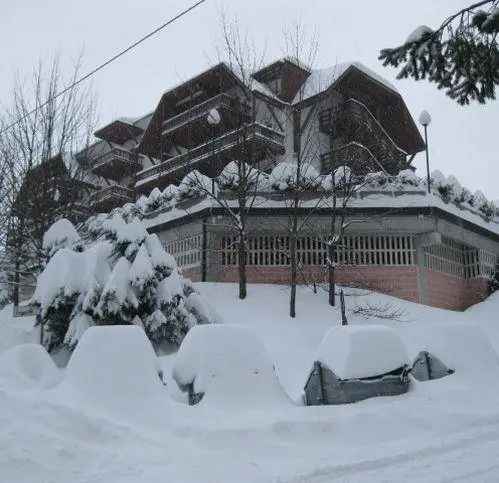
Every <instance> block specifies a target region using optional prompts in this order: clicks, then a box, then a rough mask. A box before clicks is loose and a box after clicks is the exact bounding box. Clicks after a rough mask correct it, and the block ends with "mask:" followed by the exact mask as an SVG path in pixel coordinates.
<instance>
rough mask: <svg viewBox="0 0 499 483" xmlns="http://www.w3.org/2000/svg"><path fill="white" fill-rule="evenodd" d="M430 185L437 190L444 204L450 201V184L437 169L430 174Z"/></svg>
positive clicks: (451, 193)
mask: <svg viewBox="0 0 499 483" xmlns="http://www.w3.org/2000/svg"><path fill="white" fill-rule="evenodd" d="M431 184H432V186H433V188H434V189H436V190H437V192H438V194H439V195H440V197H441V198H442V200H444V201H445V202H446V203H449V202H450V201H452V196H453V191H452V184H450V183H449V182H448V181H447V178H446V177H445V176H444V175H443V173H442V172H441V171H439V170H438V169H437V170H435V171H433V172H432V173H431Z"/></svg>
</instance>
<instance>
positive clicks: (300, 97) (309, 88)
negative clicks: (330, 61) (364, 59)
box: [293, 62, 399, 104]
mask: <svg viewBox="0 0 499 483" xmlns="http://www.w3.org/2000/svg"><path fill="white" fill-rule="evenodd" d="M350 67H355V68H357V69H358V70H360V71H361V72H363V73H364V74H366V75H367V76H369V77H371V78H373V79H374V80H376V81H377V82H379V83H380V84H382V85H384V86H385V87H386V88H388V89H390V90H392V91H394V92H395V93H397V94H398V93H399V91H398V90H397V88H396V87H395V86H394V85H393V84H392V83H390V82H389V81H387V80H386V79H385V78H384V77H381V76H380V75H379V74H377V73H376V72H374V71H373V70H372V69H370V68H369V67H366V66H365V65H364V64H362V63H360V62H343V63H339V64H336V65H333V66H331V67H326V68H324V69H313V70H312V72H311V74H310V76H309V77H308V78H307V80H306V81H305V83H304V85H303V87H302V88H301V89H300V91H299V92H298V93H297V94H296V96H295V98H294V99H293V104H296V103H297V102H301V101H304V100H305V99H308V98H310V97H313V96H315V95H317V94H320V93H321V92H324V91H325V90H326V89H328V88H329V87H330V86H332V85H333V84H335V83H336V82H337V81H338V80H339V79H340V78H341V77H342V76H343V74H345V72H346V71H347V70H348V69H349V68H350Z"/></svg>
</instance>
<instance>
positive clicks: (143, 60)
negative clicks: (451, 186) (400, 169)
mask: <svg viewBox="0 0 499 483" xmlns="http://www.w3.org/2000/svg"><path fill="white" fill-rule="evenodd" d="M3 3H4V4H3V5H2V13H1V16H0V44H1V45H2V49H1V53H2V59H1V62H0V103H1V104H3V105H5V104H8V102H9V89H10V87H11V85H12V81H13V77H14V74H15V73H16V71H20V72H21V73H25V74H27V73H28V72H29V71H30V69H31V68H32V66H33V65H34V64H35V63H36V62H37V61H38V59H40V58H44V57H49V56H50V55H51V54H53V53H54V52H57V51H58V52H60V54H61V55H62V56H63V58H64V59H66V60H67V61H68V65H69V60H70V59H74V58H75V57H77V55H78V53H79V52H80V51H81V50H82V49H84V53H85V54H84V61H85V66H86V68H87V69H90V68H92V67H94V66H96V65H97V64H99V63H100V62H102V61H104V60H106V59H107V58H108V57H110V56H111V55H113V54H114V53H116V52H117V51H118V50H120V49H122V48H123V47H125V46H127V44H129V43H131V42H132V41H134V40H136V39H137V38H138V37H140V36H142V35H143V34H145V33H147V32H148V31H150V30H152V29H153V28H154V27H156V26H158V25H159V24H161V23H162V22H163V21H165V20H167V19H168V18H169V17H171V16H173V15H174V14H175V13H177V12H178V11H179V10H181V9H183V8H185V7H186V6H187V5H189V4H190V3H193V1H188V0H134V1H132V0H83V1H74V0H73V1H70V0H69V1H68V0H44V1H40V0H17V1H15V2H3ZM469 3H470V1H469V0H438V1H436V0H418V1H406V0H404V1H401V0H377V1H375V2H374V1H357V2H348V1H344V0H341V1H339V0H301V1H299V0H252V1H250V0H207V1H206V3H205V4H203V5H202V6H201V7H199V8H198V9H196V10H195V11H194V12H192V13H191V14H189V15H188V16H187V17H184V18H183V19H182V20H181V21H179V22H178V23H176V24H175V25H172V26H171V27H170V28H168V29H167V30H165V31H163V32H162V33H160V34H159V35H158V36H156V37H155V38H153V39H151V40H148V41H147V42H146V43H144V44H142V45H141V46H140V47H139V48H137V49H136V50H135V51H133V52H131V53H130V54H128V55H127V56H125V57H122V58H121V59H120V60H119V61H117V62H115V63H114V64H113V65H111V66H109V67H108V68H107V69H106V70H104V71H102V72H100V73H98V74H97V75H96V76H95V77H94V78H93V81H92V82H93V87H94V89H95V90H96V92H97V94H98V97H99V118H100V123H101V124H104V123H106V122H107V121H109V120H110V119H112V118H115V117H119V116H138V115H140V114H144V113H146V112H148V111H151V110H152V109H154V107H155V105H156V103H157V101H158V100H159V97H160V95H161V92H162V91H164V90H165V89H167V88H168V87H170V86H172V85H174V84H176V83H178V82H179V81H180V80H184V79H186V78H188V77H189V76H191V75H194V74H196V73H197V72H199V71H200V70H201V69H205V68H206V67H207V66H208V65H209V64H210V63H214V62H215V61H216V59H217V55H216V49H215V47H216V45H217V44H219V43H220V42H219V39H220V28H219V23H220V21H219V14H220V10H221V9H222V8H223V9H225V10H226V11H227V12H228V13H229V14H230V15H237V16H238V18H239V22H240V24H241V26H242V27H243V28H245V29H247V31H248V33H249V34H250V35H251V36H252V37H253V38H254V39H255V40H256V41H257V42H258V43H259V44H260V45H261V46H262V47H263V46H266V52H267V60H272V59H273V58H276V57H279V56H281V55H282V30H283V28H285V27H286V26H289V25H290V24H292V23H293V22H295V21H296V20H297V19H300V20H301V22H302V23H304V24H306V25H307V26H310V27H311V28H316V29H317V31H318V33H319V39H320V52H319V54H318V58H317V62H316V64H317V67H326V66H328V65H332V64H334V63H336V62H341V61H350V60H358V61H360V62H363V63H364V64H366V65H367V66H368V67H370V68H372V69H374V70H375V71H376V72H378V73H379V74H381V75H383V76H384V77H386V78H387V79H388V80H390V81H392V82H393V83H394V84H395V85H396V87H397V88H398V89H399V91H400V93H401V94H402V96H403V97H404V99H405V101H406V103H407V105H408V106H409V110H410V111H411V113H412V115H413V117H414V118H415V119H417V118H418V116H419V113H420V111H421V110H422V109H427V110H429V111H430V112H431V114H432V117H433V123H432V125H431V127H430V131H429V133H430V142H429V145H430V155H431V165H432V169H437V168H438V169H440V170H441V171H443V172H444V173H445V174H447V175H448V174H454V175H456V176H457V177H458V179H459V180H460V181H461V183H462V184H463V185H465V186H467V187H468V188H469V189H471V190H473V191H474V190H476V189H481V190H482V191H483V192H484V193H485V195H486V196H487V197H489V198H490V199H499V182H498V181H499V149H498V145H499V101H494V102H491V103H490V104H489V105H486V106H479V105H474V106H472V107H461V106H458V105H457V104H456V103H454V102H453V101H451V100H450V99H448V98H447V97H446V96H445V95H444V93H443V92H441V91H438V90H437V89H436V87H434V86H433V85H430V84H428V83H427V82H424V81H421V82H417V83H416V82H414V81H412V80H404V81H397V80H395V75H396V71H394V70H393V69H388V68H384V67H383V66H382V65H381V64H380V62H379V61H378V60H377V55H378V52H379V50H380V49H381V48H383V47H390V46H395V45H398V44H400V43H401V42H403V41H404V40H405V38H406V37H407V36H408V34H409V33H410V32H411V31H412V30H413V29H414V28H415V27H417V26H418V25H421V24H427V25H429V26H430V27H436V26H437V25H438V24H439V22H440V21H441V20H442V19H443V18H444V17H445V16H446V15H448V14H449V13H451V12H453V11H455V10H457V9H458V8H460V7H462V6H464V5H466V4H469ZM415 165H416V166H417V168H418V173H419V174H420V175H424V174H425V167H424V166H425V161H424V155H423V153H421V154H419V155H418V156H417V157H416V160H415Z"/></svg>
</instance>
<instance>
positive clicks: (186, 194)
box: [177, 170, 213, 201]
mask: <svg viewBox="0 0 499 483" xmlns="http://www.w3.org/2000/svg"><path fill="white" fill-rule="evenodd" d="M212 185H213V181H212V179H211V178H209V177H208V176H206V175H204V174H202V173H200V172H199V171H197V170H193V171H191V172H190V173H188V174H187V175H186V176H185V177H184V178H183V179H182V181H181V182H180V185H179V187H178V194H177V197H178V199H179V201H182V200H185V199H189V198H195V197H198V196H205V195H206V193H209V192H211V191H212Z"/></svg>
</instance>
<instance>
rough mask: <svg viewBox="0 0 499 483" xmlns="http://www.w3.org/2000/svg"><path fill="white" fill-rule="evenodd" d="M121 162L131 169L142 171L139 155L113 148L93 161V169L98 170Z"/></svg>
mask: <svg viewBox="0 0 499 483" xmlns="http://www.w3.org/2000/svg"><path fill="white" fill-rule="evenodd" d="M116 160H118V161H121V162H123V163H126V164H127V165H129V166H130V167H133V168H137V169H140V163H139V161H138V158H137V155H136V154H134V153H131V152H130V151H127V150H126V149H122V148H118V147H113V148H111V149H109V151H106V152H104V153H102V154H101V155H99V156H98V157H96V158H95V159H93V160H92V169H98V168H100V167H102V166H103V165H106V164H108V163H110V162H113V161H116Z"/></svg>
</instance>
